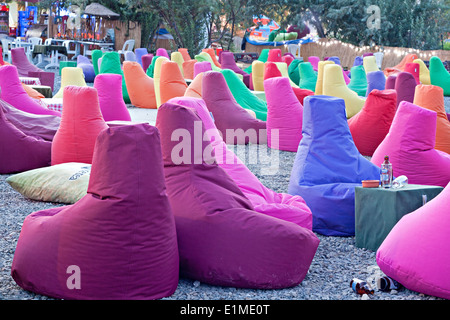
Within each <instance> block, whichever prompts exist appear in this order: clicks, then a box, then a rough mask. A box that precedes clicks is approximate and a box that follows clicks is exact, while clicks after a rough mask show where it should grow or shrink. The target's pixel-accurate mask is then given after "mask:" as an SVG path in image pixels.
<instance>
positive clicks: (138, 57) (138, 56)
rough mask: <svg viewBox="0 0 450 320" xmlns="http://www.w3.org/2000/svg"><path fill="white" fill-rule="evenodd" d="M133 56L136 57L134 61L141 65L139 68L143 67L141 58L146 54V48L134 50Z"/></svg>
mask: <svg viewBox="0 0 450 320" xmlns="http://www.w3.org/2000/svg"><path fill="white" fill-rule="evenodd" d="M134 54H135V55H136V61H137V62H138V63H139V64H140V65H141V67H144V65H143V64H142V57H143V56H144V55H146V54H148V50H147V48H136V49H134Z"/></svg>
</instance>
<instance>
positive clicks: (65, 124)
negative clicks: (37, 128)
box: [51, 86, 108, 165]
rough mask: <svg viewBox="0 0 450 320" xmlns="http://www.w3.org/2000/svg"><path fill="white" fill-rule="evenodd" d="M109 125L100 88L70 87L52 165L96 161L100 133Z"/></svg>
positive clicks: (64, 102)
mask: <svg viewBox="0 0 450 320" xmlns="http://www.w3.org/2000/svg"><path fill="white" fill-rule="evenodd" d="M107 128H108V125H107V124H106V122H105V120H104V119H103V116H102V113H101V110H100V104H99V101H98V93H97V89H95V88H92V87H88V86H86V87H77V86H66V87H65V88H64V92H63V111H62V114H61V123H60V125H59V128H58V130H57V131H56V134H55V136H54V138H53V142H52V154H51V157H52V158H51V164H52V165H55V164H59V163H67V162H81V163H92V156H93V153H94V146H95V141H96V139H97V136H98V134H99V133H100V132H101V131H102V130H104V129H107Z"/></svg>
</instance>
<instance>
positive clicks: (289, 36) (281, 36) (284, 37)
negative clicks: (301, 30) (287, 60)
mask: <svg viewBox="0 0 450 320" xmlns="http://www.w3.org/2000/svg"><path fill="white" fill-rule="evenodd" d="M297 37H298V33H297V32H280V33H278V34H277V35H276V36H275V39H274V41H275V42H278V41H289V40H296V39H297Z"/></svg>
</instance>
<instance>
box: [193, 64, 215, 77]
mask: <svg viewBox="0 0 450 320" xmlns="http://www.w3.org/2000/svg"><path fill="white" fill-rule="evenodd" d="M196 61H197V60H196ZM211 70H212V67H211V63H210V62H208V61H199V62H196V63H195V64H194V78H195V77H196V76H197V75H198V74H199V73H201V72H206V71H211Z"/></svg>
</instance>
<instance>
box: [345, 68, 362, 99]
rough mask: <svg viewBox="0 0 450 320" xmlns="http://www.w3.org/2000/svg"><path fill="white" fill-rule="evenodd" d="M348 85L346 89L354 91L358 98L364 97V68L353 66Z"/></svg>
mask: <svg viewBox="0 0 450 320" xmlns="http://www.w3.org/2000/svg"><path fill="white" fill-rule="evenodd" d="M350 74H351V78H350V83H349V84H348V88H349V89H350V90H353V91H355V92H356V93H357V94H358V96H360V97H365V96H366V92H367V76H366V71H365V70H364V66H362V65H359V66H354V67H352V68H351V69H350Z"/></svg>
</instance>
